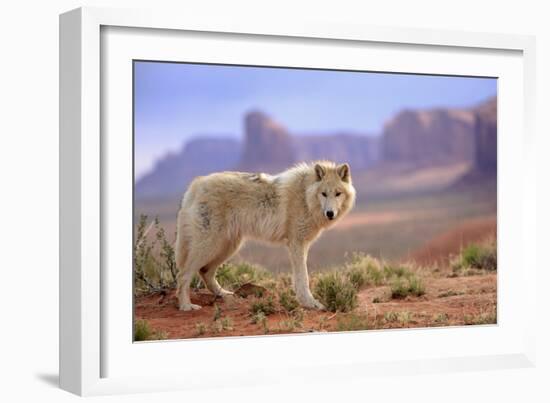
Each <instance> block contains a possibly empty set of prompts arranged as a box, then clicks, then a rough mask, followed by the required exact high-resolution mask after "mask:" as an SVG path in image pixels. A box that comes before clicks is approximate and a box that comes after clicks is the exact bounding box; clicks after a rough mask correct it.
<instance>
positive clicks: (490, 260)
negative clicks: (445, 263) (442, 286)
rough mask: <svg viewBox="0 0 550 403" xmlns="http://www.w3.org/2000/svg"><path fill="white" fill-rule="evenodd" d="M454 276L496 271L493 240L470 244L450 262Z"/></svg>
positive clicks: (495, 248) (494, 243)
mask: <svg viewBox="0 0 550 403" xmlns="http://www.w3.org/2000/svg"><path fill="white" fill-rule="evenodd" d="M451 267H452V269H453V274H454V275H472V274H477V273H476V271H478V270H485V271H495V270H496V269H497V247H496V242H495V241H494V240H489V241H486V242H484V243H480V244H470V245H468V246H466V247H465V248H463V249H462V250H461V251H460V254H459V255H458V256H455V257H454V258H453V259H452V260H451Z"/></svg>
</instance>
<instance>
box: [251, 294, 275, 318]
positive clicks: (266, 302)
mask: <svg viewBox="0 0 550 403" xmlns="http://www.w3.org/2000/svg"><path fill="white" fill-rule="evenodd" d="M260 312H261V313H263V314H264V315H265V316H269V315H271V314H273V313H275V303H274V302H273V297H272V296H271V295H268V296H267V297H265V298H259V299H256V300H254V301H252V303H251V304H250V315H252V316H254V315H257V314H258V313H260Z"/></svg>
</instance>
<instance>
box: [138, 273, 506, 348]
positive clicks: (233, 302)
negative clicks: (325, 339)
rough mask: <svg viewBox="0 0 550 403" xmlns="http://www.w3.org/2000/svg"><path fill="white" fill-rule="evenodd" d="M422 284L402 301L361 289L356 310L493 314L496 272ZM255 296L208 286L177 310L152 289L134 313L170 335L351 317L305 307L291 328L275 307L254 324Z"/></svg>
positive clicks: (410, 317)
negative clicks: (218, 322) (218, 320)
mask: <svg viewBox="0 0 550 403" xmlns="http://www.w3.org/2000/svg"><path fill="white" fill-rule="evenodd" d="M425 283H426V294H425V295H423V296H421V297H407V298H405V299H402V300H392V299H391V298H390V297H389V288H388V287H386V286H383V287H371V288H366V289H363V290H361V291H360V293H359V306H358V308H356V309H355V311H354V314H355V315H356V316H357V315H358V316H360V317H363V318H365V320H366V321H367V323H368V329H387V328H403V327H407V328H414V327H426V326H451V325H465V324H471V323H470V322H472V320H474V318H476V317H479V316H480V315H484V314H490V313H491V312H493V313H494V310H495V309H496V308H495V307H496V289H497V276H496V274H494V273H492V274H485V275H477V276H469V277H454V278H449V277H445V276H441V277H439V278H426V279H425ZM253 298H254V297H248V298H241V297H236V296H235V297H231V298H229V299H227V300H225V301H224V300H222V299H216V300H215V299H214V298H213V296H212V295H211V294H209V293H208V292H207V291H200V292H194V293H193V294H192V298H191V299H192V302H193V303H197V304H200V305H202V306H203V308H202V309H200V310H198V311H192V312H181V311H179V310H178V309H177V305H176V298H175V294H174V291H171V292H168V293H166V294H152V295H148V296H143V297H140V298H137V299H136V309H135V317H136V319H146V320H147V321H148V322H149V324H150V326H151V328H152V329H154V330H155V331H161V332H164V336H165V337H166V338H168V339H185V338H195V337H228V336H249V335H261V334H285V333H304V332H325V331H335V330H339V328H338V326H339V321H342V320H345V319H346V317H349V314H344V313H336V314H334V313H331V312H319V311H309V310H308V311H305V314H304V320H303V324H302V325H301V327H296V328H292V329H289V327H288V325H287V323H288V320H289V319H290V316H289V314H287V313H285V312H277V313H274V314H272V315H269V316H268V317H267V324H266V325H267V326H265V325H262V324H254V323H252V320H251V315H250V305H251V302H252V300H253ZM373 301H377V302H376V303H375V302H373ZM378 301H380V302H378ZM215 305H216V306H217V307H218V309H219V310H220V313H221V317H222V318H229V323H230V326H229V327H228V328H226V329H220V328H219V327H216V326H214V316H215V312H216V308H215ZM285 322H287V323H285Z"/></svg>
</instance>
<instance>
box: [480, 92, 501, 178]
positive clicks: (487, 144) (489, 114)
mask: <svg viewBox="0 0 550 403" xmlns="http://www.w3.org/2000/svg"><path fill="white" fill-rule="evenodd" d="M475 113H476V153H475V167H476V169H477V170H478V171H480V172H486V173H494V172H496V170H497V100H496V98H493V99H492V100H491V101H489V102H487V103H485V104H483V105H481V106H479V107H478V108H477V109H476V110H475Z"/></svg>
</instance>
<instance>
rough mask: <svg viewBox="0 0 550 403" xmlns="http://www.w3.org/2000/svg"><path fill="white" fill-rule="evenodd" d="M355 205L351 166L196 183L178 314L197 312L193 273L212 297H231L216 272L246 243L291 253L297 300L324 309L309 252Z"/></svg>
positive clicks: (185, 211)
mask: <svg viewBox="0 0 550 403" xmlns="http://www.w3.org/2000/svg"><path fill="white" fill-rule="evenodd" d="M354 202H355V189H354V188H353V185H352V181H351V171H350V167H349V165H348V164H341V165H336V164H334V163H332V162H328V161H319V162H317V163H312V164H299V165H296V166H294V167H292V168H290V169H288V170H286V171H284V172H282V173H280V174H278V175H274V176H272V175H267V174H263V173H245V172H221V173H215V174H211V175H208V176H202V177H197V178H195V179H194V180H193V182H192V183H191V184H190V185H189V188H188V190H187V192H186V193H185V195H184V197H183V199H182V203H181V208H180V210H179V213H178V221H177V237H176V264H177V266H178V270H179V272H178V300H179V308H180V309H181V310H192V309H199V308H200V306H198V305H195V304H192V303H191V300H190V297H189V288H190V284H191V279H192V277H193V275H194V274H196V273H199V274H200V276H201V277H202V279H203V280H204V283H205V285H206V287H207V288H208V289H209V290H210V291H211V292H212V293H214V294H216V295H221V296H226V295H229V294H231V292H229V291H227V290H224V289H223V288H222V287H221V286H220V285H219V284H218V282H217V281H216V270H217V268H218V267H219V266H220V265H221V264H222V263H224V262H225V261H226V260H227V259H229V258H230V257H231V256H232V255H233V254H234V253H235V252H237V250H238V249H239V247H240V246H241V244H242V242H243V241H244V240H246V239H257V240H262V241H268V242H273V243H279V244H284V245H286V246H287V248H288V250H289V255H290V262H291V265H292V271H293V273H292V274H293V276H292V277H293V286H294V290H295V291H296V297H297V299H298V301H299V302H300V304H301V305H302V306H304V307H306V308H316V309H323V308H324V307H323V305H322V304H321V303H320V302H319V301H317V300H316V299H315V298H314V297H313V295H312V294H311V291H310V289H309V279H308V272H307V253H308V250H309V247H310V245H311V244H312V242H314V241H315V239H317V237H318V236H319V235H320V234H321V232H322V231H323V230H324V229H325V228H327V227H329V226H330V225H332V224H334V223H335V222H337V221H338V220H339V219H340V218H341V217H343V216H344V215H345V214H346V213H347V212H348V211H349V210H350V209H351V208H352V207H353V204H354Z"/></svg>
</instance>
